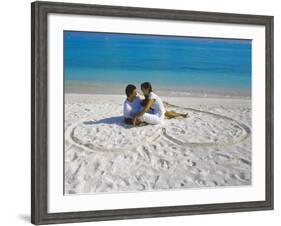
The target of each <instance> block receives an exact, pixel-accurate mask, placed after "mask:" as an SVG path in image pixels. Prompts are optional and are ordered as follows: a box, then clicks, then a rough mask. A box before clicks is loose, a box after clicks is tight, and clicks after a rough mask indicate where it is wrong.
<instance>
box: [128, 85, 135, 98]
mask: <svg viewBox="0 0 281 226" xmlns="http://www.w3.org/2000/svg"><path fill="white" fill-rule="evenodd" d="M136 88H137V87H135V86H134V85H132V84H129V85H127V87H126V89H125V93H126V95H127V97H129V96H130V94H132V93H133V91H134V90H135V89H136Z"/></svg>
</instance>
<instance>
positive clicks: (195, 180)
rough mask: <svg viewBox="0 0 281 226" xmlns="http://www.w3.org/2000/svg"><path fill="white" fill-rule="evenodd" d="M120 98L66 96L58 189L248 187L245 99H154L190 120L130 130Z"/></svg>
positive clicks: (248, 136)
mask: <svg viewBox="0 0 281 226" xmlns="http://www.w3.org/2000/svg"><path fill="white" fill-rule="evenodd" d="M124 98H125V96H121V95H86V94H66V96H65V193H66V194H87V193H97V192H111V193H112V192H113V193H114V192H121V191H141V190H154V189H179V188H198V187H207V186H208V187H214V186H241V185H250V184H251V100H250V99H247V98H239V99H238V98H237V99H231V98H203V97H202V98H198V97H196V98H193V97H161V98H162V100H163V101H165V102H167V103H166V104H165V105H166V110H175V111H177V112H187V113H188V114H189V115H190V118H186V119H183V118H178V119H171V120H165V123H164V125H162V126H160V125H156V126H152V125H148V126H144V127H133V126H130V125H125V124H124V123H123V121H122V103H123V101H124Z"/></svg>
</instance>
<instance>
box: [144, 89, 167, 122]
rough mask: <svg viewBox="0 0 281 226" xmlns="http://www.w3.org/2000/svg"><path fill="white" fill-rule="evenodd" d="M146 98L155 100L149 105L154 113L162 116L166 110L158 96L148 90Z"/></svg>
mask: <svg viewBox="0 0 281 226" xmlns="http://www.w3.org/2000/svg"><path fill="white" fill-rule="evenodd" d="M148 99H150V100H151V99H154V100H155V101H154V102H153V104H152V106H151V108H152V109H153V110H154V113H155V114H157V115H159V116H160V117H164V116H165V112H166V110H165V107H164V104H163V102H162V100H161V99H160V97H158V96H157V95H156V94H155V93H153V92H150V94H149V96H148Z"/></svg>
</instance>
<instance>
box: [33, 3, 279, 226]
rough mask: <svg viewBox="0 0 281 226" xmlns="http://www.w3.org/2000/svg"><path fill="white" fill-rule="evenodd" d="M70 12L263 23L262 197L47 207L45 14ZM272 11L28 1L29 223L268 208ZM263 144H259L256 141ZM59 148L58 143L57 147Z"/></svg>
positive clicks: (271, 177) (270, 205) (270, 202)
mask: <svg viewBox="0 0 281 226" xmlns="http://www.w3.org/2000/svg"><path fill="white" fill-rule="evenodd" d="M50 14H56V15H75V16H76V17H79V16H82V15H83V16H102V17H113V18H127V19H131V18H137V19H149V20H162V21H176V22H177V21H181V22H184V21H189V22H200V23H204V22H207V23H214V24H221V23H222V22H223V24H226V25H227V24H235V25H252V26H262V27H264V28H265V41H266V43H265V78H264V86H265V103H264V106H265V111H266V112H265V147H264V149H265V159H264V161H265V169H264V171H265V183H264V186H265V199H264V200H255V201H243V202H227V203H208V204H195V205H176V206H156V207H145V208H122V209H105V210H89V211H69V212H56V213H50V212H49V211H48V205H49V204H48V199H49V194H48V190H49V185H48V177H49V175H48V166H49V164H50V162H48V161H49V160H50V158H49V157H48V151H49V139H48V138H49V135H50V131H49V126H48V123H49V115H48V112H49V107H50V106H49V104H50V103H49V99H48V98H49V92H50V89H51V88H52V87H50V83H49V79H48V63H49V58H48V35H49V33H48V31H49V30H48V26H49V21H48V16H49V15H50ZM273 21H274V18H273V16H263V15H247V14H232V13H217V12H200V11H184V10H170V9H155V8H136V7H124V6H109V5H91V4H75V3H58V2H40V1H36V2H33V3H32V4H31V28H32V29H31V55H32V56H31V64H32V65H31V87H32V89H31V101H32V102H31V103H32V104H31V118H32V120H31V122H32V123H31V128H32V132H31V138H32V140H31V144H32V145H31V222H32V223H33V224H54V223H76V222H88V221H104V220H122V219H135V218H150V217H168V216H184V215H194V214H214V213H229V212H242V211H258V210H272V209H273V203H274V196H273V189H274V184H273V181H274V172H273V171H274V170H273V169H274V167H273V139H274V138H273V137H274V136H273V126H274V122H273V107H274V102H273V68H274V64H273V61H274V60H273ZM260 148H262V147H260ZM61 151H63V148H62V149H61Z"/></svg>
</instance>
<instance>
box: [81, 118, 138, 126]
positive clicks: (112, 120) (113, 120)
mask: <svg viewBox="0 0 281 226" xmlns="http://www.w3.org/2000/svg"><path fill="white" fill-rule="evenodd" d="M83 124H84V125H98V124H107V125H118V126H122V127H123V128H125V129H131V128H134V126H133V125H129V124H125V122H124V117H123V116H113V117H109V118H104V119H100V120H98V121H93V120H90V121H84V122H83Z"/></svg>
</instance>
